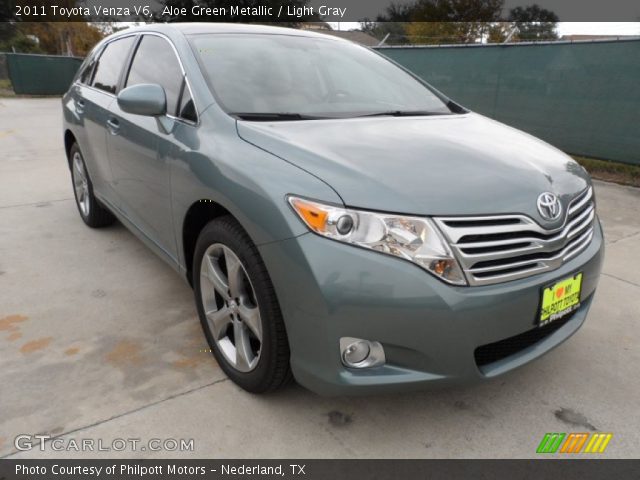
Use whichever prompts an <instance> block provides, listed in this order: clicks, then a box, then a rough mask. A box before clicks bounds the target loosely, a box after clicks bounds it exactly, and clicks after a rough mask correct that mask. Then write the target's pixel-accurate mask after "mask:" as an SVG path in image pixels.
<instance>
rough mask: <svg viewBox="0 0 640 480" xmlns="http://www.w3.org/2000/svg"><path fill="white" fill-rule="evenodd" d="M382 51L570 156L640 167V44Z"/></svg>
mask: <svg viewBox="0 0 640 480" xmlns="http://www.w3.org/2000/svg"><path fill="white" fill-rule="evenodd" d="M380 51H381V53H383V54H384V55H387V56H388V57H390V58H392V59H393V60H395V61H396V62H398V63H400V64H401V65H403V66H405V67H406V68H408V69H409V70H411V71H413V72H414V73H416V74H417V75H419V76H421V77H422V78H423V79H425V80H426V81H427V82H429V83H430V84H431V85H433V86H435V87H436V88H438V89H439V90H441V91H442V92H444V93H445V94H446V95H448V96H449V97H451V98H452V99H454V100H456V101H458V102H460V103H461V104H462V105H464V106H466V107H468V108H470V109H472V110H474V111H477V112H478V113H482V114H484V115H487V116H489V117H491V118H495V119H496V120H499V121H501V122H504V123H506V124H508V125H512V126H514V127H516V128H519V129H522V130H524V131H526V132H529V133H531V134H532V135H535V136H537V137H540V138H542V139H544V140H546V141H547V142H549V143H551V144H552V145H555V146H556V147H558V148H560V149H562V150H564V151H566V152H569V153H573V154H576V155H584V156H588V157H594V158H602V159H607V160H615V161H620V162H625V163H634V164H640V40H622V41H608V42H588V43H553V44H546V43H545V44H525V45H497V46H450V47H403V48H398V47H394V48H384V47H383V48H380Z"/></svg>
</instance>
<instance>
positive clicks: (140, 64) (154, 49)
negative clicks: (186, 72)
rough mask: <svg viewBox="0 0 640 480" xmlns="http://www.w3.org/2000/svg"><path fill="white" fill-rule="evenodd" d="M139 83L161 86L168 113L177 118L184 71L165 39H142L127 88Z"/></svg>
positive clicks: (146, 37) (150, 37) (149, 36)
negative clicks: (164, 94) (165, 96)
mask: <svg viewBox="0 0 640 480" xmlns="http://www.w3.org/2000/svg"><path fill="white" fill-rule="evenodd" d="M139 83H156V84H160V85H161V86H162V87H163V88H164V91H165V93H166V95H167V113H168V114H169V115H173V116H176V115H177V110H178V98H179V96H180V87H181V86H182V69H181V68H180V64H179V63H178V58H177V57H176V55H175V53H174V51H173V48H172V47H171V45H170V44H169V42H167V41H166V40H165V39H164V38H161V37H157V36H155V35H145V36H143V37H142V40H141V41H140V44H139V45H138V49H137V50H136V54H135V56H134V57H133V62H132V63H131V69H130V70H129V76H128V78H127V82H126V86H127V87H130V86H131V85H137V84H139Z"/></svg>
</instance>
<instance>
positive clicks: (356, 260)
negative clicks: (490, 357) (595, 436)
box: [259, 222, 604, 395]
mask: <svg viewBox="0 0 640 480" xmlns="http://www.w3.org/2000/svg"><path fill="white" fill-rule="evenodd" d="M595 223H596V225H595V233H594V237H593V240H592V242H591V244H590V245H589V246H588V247H587V249H586V250H584V251H583V252H582V253H581V254H580V255H578V256H576V257H575V258H573V259H572V260H570V261H568V262H567V263H565V264H564V265H563V266H562V267H560V268H559V269H557V270H554V271H551V272H546V273H543V274H538V275H534V276H531V277H528V278H525V279H521V280H515V281H510V282H506V283H502V284H496V285H489V286H482V287H455V286H451V285H447V284H445V283H443V282H442V281H440V280H438V279H436V278H435V277H433V276H432V275H430V274H429V273H427V272H426V271H424V270H422V269H421V268H420V267H418V266H416V265H414V264H411V263H409V262H406V261H403V260H400V259H397V258H394V257H391V256H388V255H383V254H380V253H377V252H373V251H370V250H365V249H361V248H357V247H353V246H350V245H345V244H342V243H339V242H335V241H332V240H328V239H325V238H321V237H319V236H317V235H315V234H312V233H308V234H304V235H301V236H299V237H296V238H292V239H288V240H284V241H281V242H274V243H270V244H266V245H262V246H260V247H259V250H260V253H261V255H262V257H263V259H264V261H265V263H266V265H267V268H268V270H269V273H270V275H271V279H272V281H273V284H274V286H275V289H276V293H277V295H278V299H279V301H280V306H281V308H282V312H283V316H284V320H285V324H286V327H287V333H288V336H289V344H290V347H291V367H292V370H293V373H294V376H295V378H296V380H297V381H298V382H299V383H300V384H302V385H303V386H305V387H307V388H309V389H310V390H313V391H315V392H317V393H321V394H326V395H340V394H357V393H373V392H383V391H400V390H407V389H408V390H412V389H418V388H421V387H427V386H436V385H446V384H458V383H471V382H474V381H480V380H483V379H486V378H490V377H493V376H496V375H499V374H502V373H505V372H507V371H509V370H512V369H513V368H516V367H519V366H521V365H523V364H525V363H527V362H529V361H531V360H533V359H534V358H537V357H539V356H540V355H542V354H544V353H546V352H547V351H549V350H551V349H552V348H554V347H555V346H557V345H558V344H560V343H562V342H563V341H564V340H566V339H567V338H569V337H570V336H571V335H572V334H573V333H575V332H576V331H577V330H578V328H580V326H581V325H582V323H583V322H584V320H585V318H586V315H587V311H588V310H589V307H590V305H591V301H592V299H593V293H594V291H595V289H596V285H597V283H598V278H599V275H600V270H601V267H602V260H603V250H604V242H603V237H602V229H601V227H600V224H599V222H595ZM577 272H582V273H583V283H582V294H581V306H580V308H579V309H578V310H576V311H575V312H574V313H573V314H572V316H571V318H570V319H569V320H567V321H564V323H563V324H562V326H561V327H560V328H557V329H555V330H554V331H553V332H551V333H549V334H548V335H547V336H545V337H544V338H542V339H540V340H539V341H537V342H535V343H533V344H530V345H528V346H526V347H525V348H523V349H521V350H519V351H517V352H516V353H514V354H512V355H510V356H508V357H506V358H503V359H501V360H498V361H495V362H492V363H488V364H485V365H483V366H479V365H478V363H476V357H475V354H474V352H475V351H476V349H477V348H478V347H481V346H484V345H488V344H493V343H495V342H498V341H501V340H504V339H507V338H510V337H514V336H517V335H520V334H522V333H523V332H527V331H531V330H533V329H536V328H537V327H536V317H537V314H538V309H539V303H540V297H541V289H542V288H543V287H544V286H548V285H549V284H551V283H553V282H554V281H557V280H559V279H562V278H563V277H567V276H569V275H572V274H574V273H577ZM341 337H356V338H364V339H367V340H375V341H379V342H381V343H382V345H383V346H384V350H385V355H386V361H387V363H386V365H385V366H382V367H376V368H371V369H363V370H354V369H348V368H346V367H344V366H343V365H342V363H341V361H340V351H339V340H340V338H341Z"/></svg>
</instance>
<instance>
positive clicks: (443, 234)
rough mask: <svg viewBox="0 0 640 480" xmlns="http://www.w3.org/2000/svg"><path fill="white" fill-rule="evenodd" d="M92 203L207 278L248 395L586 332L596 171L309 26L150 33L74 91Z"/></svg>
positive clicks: (95, 55)
mask: <svg viewBox="0 0 640 480" xmlns="http://www.w3.org/2000/svg"><path fill="white" fill-rule="evenodd" d="M63 110H64V142H65V146H66V151H67V155H68V161H69V167H70V170H71V177H72V181H73V186H74V190H75V196H76V200H77V205H78V210H79V212H80V216H81V217H82V219H83V220H84V222H85V223H86V224H87V225H89V226H90V227H102V226H105V225H108V224H110V223H111V222H113V221H114V220H115V219H118V220H120V221H121V222H122V223H123V224H125V225H126V226H127V227H128V228H129V229H130V230H131V231H132V232H133V233H134V234H135V235H137V236H138V237H139V238H140V239H141V240H142V241H143V242H145V243H146V244H147V245H148V246H149V247H150V248H151V249H152V250H154V251H155V252H156V253H157V254H158V255H159V256H160V257H161V258H163V259H164V260H165V261H167V262H168V263H169V264H170V265H171V266H173V267H174V268H175V269H176V270H177V271H178V272H179V273H180V275H182V276H183V277H184V278H185V279H186V280H187V281H188V282H189V283H190V284H191V285H192V286H193V289H194V292H195V301H196V306H197V309H198V313H199V316H200V320H201V322H202V327H203V330H204V334H205V335H206V337H207V340H208V342H209V344H210V345H211V349H212V351H213V354H214V355H215V357H216V359H217V360H218V362H219V363H220V365H221V367H222V368H223V369H224V371H225V372H226V373H227V375H228V376H229V377H230V378H231V379H233V381H235V382H236V383H237V384H238V385H240V386H241V387H243V388H244V389H246V390H248V391H251V392H265V391H269V390H273V389H276V388H278V387H280V386H282V385H284V384H285V383H286V382H287V381H289V380H290V379H291V378H292V377H294V378H295V379H296V380H297V381H298V382H299V383H301V384H302V385H304V386H306V387H308V388H310V389H312V390H314V391H317V392H320V393H325V394H343V393H363V392H367V393H368V392H377V391H383V390H400V389H412V388H418V387H424V386H431V385H440V384H453V383H458V382H466V383H468V382H471V381H476V380H481V379H487V378H491V377H494V376H496V375H499V374H501V373H504V372H506V371H509V370H511V369H513V368H515V367H518V366H520V365H523V364H525V363H527V362H529V361H530V360H532V359H534V358H536V357H539V356H540V355H542V354H544V353H546V352H548V351H549V350H551V349H552V348H554V347H555V346H557V345H558V344H560V343H561V342H563V341H564V340H566V339H567V338H568V337H570V336H571V335H572V334H573V333H574V332H575V331H576V330H577V329H578V328H580V326H581V325H582V323H583V322H584V321H585V318H586V315H587V311H588V309H589V306H590V304H591V302H592V299H593V294H594V291H595V289H596V285H597V282H598V276H599V273H600V268H601V263H602V252H603V238H602V230H601V227H600V224H599V222H598V219H597V217H596V213H595V199H594V192H593V188H592V186H591V182H590V179H589V176H588V175H587V173H586V172H585V171H584V170H583V169H582V168H581V167H580V166H579V165H578V164H577V163H575V162H574V161H573V160H572V159H571V158H569V157H568V156H566V155H565V154H563V153H562V152H560V151H558V150H556V149H555V148H553V147H551V146H549V145H547V144H546V143H544V142H542V141H540V140H538V139H536V138H533V137H531V136H529V135H527V134H525V133H522V132H520V131H518V130H515V129H513V128H510V127H507V126H505V125H502V124H500V123H498V122H495V121H493V120H490V119H488V118H485V117H483V116H481V115H478V114H476V113H473V112H470V111H468V110H466V109H465V108H463V107H461V106H460V105H458V104H456V103H455V102H453V101H452V100H450V99H448V98H447V97H445V96H444V95H442V94H441V93H440V92H438V91H436V90H434V89H433V88H432V87H430V86H429V85H427V84H425V83H424V82H422V81H421V80H420V79H418V78H416V77H415V76H413V75H412V74H410V73H409V72H407V71H405V70H404V69H402V68H401V67H399V66H397V65H396V64H394V63H392V62H391V61H389V60H387V59H386V58H385V57H383V56H381V55H379V54H377V53H376V52H374V51H371V50H369V49H366V48H364V47H361V46H358V45H355V44H352V43H349V42H345V41H343V40H339V39H336V38H332V37H326V36H323V35H318V34H314V33H310V32H304V31H298V30H288V29H282V28H276V27H265V26H248V25H214V24H202V25H199V24H187V25H148V26H143V27H139V28H135V29H130V30H126V31H123V32H119V33H117V34H115V35H113V36H111V37H109V38H107V39H105V40H104V41H103V42H101V43H100V44H99V45H98V46H97V47H96V48H95V49H94V51H93V52H92V53H91V54H90V55H89V56H88V57H87V59H86V61H85V62H84V64H83V66H82V67H81V69H80V71H79V73H78V75H77V78H76V79H75V80H74V82H73V84H72V86H71V88H70V89H69V91H68V93H67V94H66V95H65V96H64V98H63Z"/></svg>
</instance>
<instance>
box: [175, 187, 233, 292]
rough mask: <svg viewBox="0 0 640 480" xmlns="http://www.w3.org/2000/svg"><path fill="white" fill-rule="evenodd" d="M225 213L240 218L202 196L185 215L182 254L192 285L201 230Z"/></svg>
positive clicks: (188, 279)
mask: <svg viewBox="0 0 640 480" xmlns="http://www.w3.org/2000/svg"><path fill="white" fill-rule="evenodd" d="M225 215H230V216H232V217H233V218H234V219H235V220H236V221H237V220H238V219H237V218H236V217H235V216H234V215H233V214H232V213H231V212H229V210H227V209H226V208H225V207H223V206H222V205H220V204H219V203H217V202H215V201H213V200H211V199H208V198H202V199H200V200H197V201H196V202H194V203H193V204H192V205H191V206H190V207H189V209H188V210H187V213H186V214H185V216H184V220H183V222H182V254H183V256H184V257H183V258H184V263H185V265H184V267H185V271H186V275H187V281H188V282H189V284H190V285H191V286H192V287H193V256H194V253H195V249H196V242H197V241H198V237H199V236H200V232H201V231H202V229H203V228H204V227H205V226H206V225H207V223H209V222H210V221H212V220H215V219H216V218H219V217H222V216H225Z"/></svg>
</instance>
